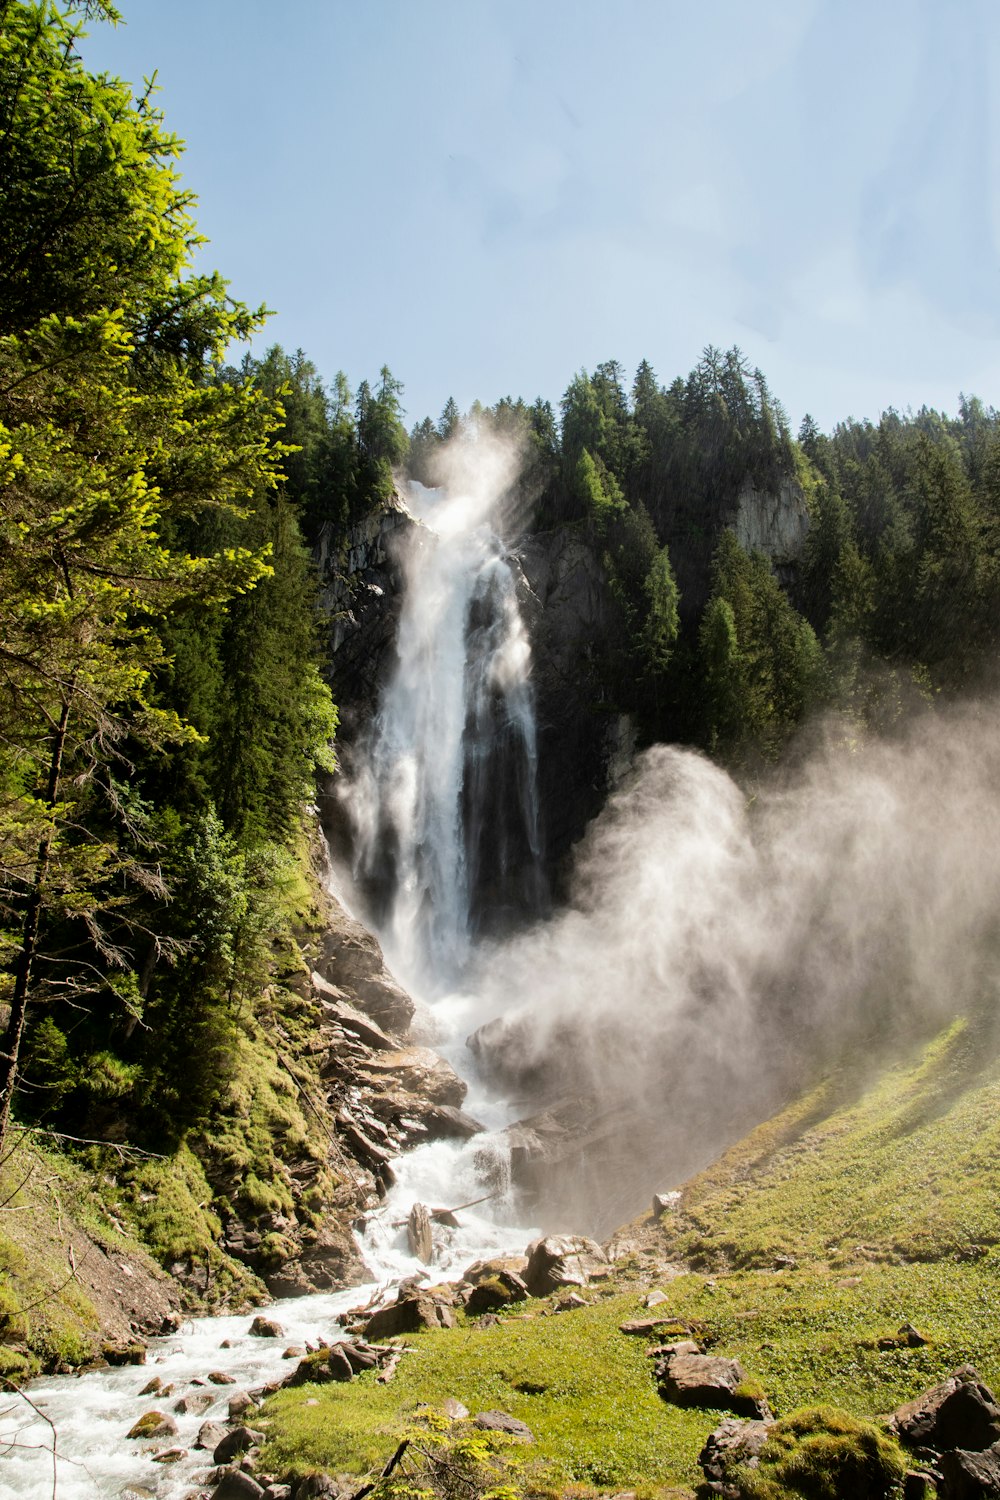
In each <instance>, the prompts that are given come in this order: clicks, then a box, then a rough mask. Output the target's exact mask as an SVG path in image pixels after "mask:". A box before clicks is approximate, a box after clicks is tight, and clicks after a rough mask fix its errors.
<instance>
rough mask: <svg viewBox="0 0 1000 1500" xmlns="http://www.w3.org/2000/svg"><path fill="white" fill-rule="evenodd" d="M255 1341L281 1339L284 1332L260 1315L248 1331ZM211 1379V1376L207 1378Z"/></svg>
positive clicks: (271, 1320)
mask: <svg viewBox="0 0 1000 1500" xmlns="http://www.w3.org/2000/svg"><path fill="white" fill-rule="evenodd" d="M248 1331H249V1332H250V1333H252V1334H253V1336H254V1338H257V1339H283V1338H284V1337H285V1330H284V1329H283V1328H282V1326H281V1324H280V1323H277V1322H275V1320H274V1318H265V1317H263V1316H262V1315H261V1314H260V1313H258V1315H257V1317H256V1318H254V1320H253V1322H252V1323H251V1324H250V1328H249V1330H248ZM209 1379H211V1376H209Z"/></svg>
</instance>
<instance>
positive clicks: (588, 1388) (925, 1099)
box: [266, 1021, 1000, 1493]
mask: <svg viewBox="0 0 1000 1500" xmlns="http://www.w3.org/2000/svg"><path fill="white" fill-rule="evenodd" d="M997 1050H998V1049H997V1046H996V1044H995V1040H994V1038H993V1035H992V1032H991V1031H990V1030H989V1029H988V1028H987V1027H986V1026H985V1025H984V1024H982V1023H974V1022H970V1021H958V1022H956V1023H955V1024H954V1025H952V1026H951V1027H949V1028H948V1029H947V1030H946V1031H945V1032H943V1033H942V1034H941V1035H940V1036H938V1037H937V1038H936V1039H935V1040H934V1041H933V1042H932V1043H931V1044H930V1045H929V1046H923V1047H921V1048H915V1049H914V1052H913V1055H912V1056H911V1058H910V1059H909V1061H908V1062H906V1063H905V1064H900V1065H897V1066H895V1067H892V1068H889V1069H887V1070H886V1071H884V1072H882V1073H881V1074H879V1073H878V1071H877V1069H875V1068H874V1066H873V1065H871V1064H869V1065H868V1072H869V1076H868V1081H867V1082H865V1083H863V1082H862V1080H861V1079H860V1077H859V1074H858V1072H857V1070H854V1071H852V1070H849V1069H845V1070H843V1071H842V1072H841V1073H839V1074H838V1075H836V1076H834V1077H831V1078H830V1079H828V1080H827V1081H826V1082H825V1083H823V1084H822V1085H821V1086H819V1087H818V1088H816V1089H814V1090H813V1091H812V1092H811V1093H809V1094H808V1095H806V1096H804V1097H803V1098H802V1099H800V1100H798V1101H796V1102H795V1103H794V1104H792V1105H790V1106H789V1108H788V1109H786V1110H785V1111H784V1112H783V1113H781V1114H779V1115H778V1116H776V1117H775V1118H774V1119H772V1120H770V1121H769V1122H767V1123H766V1124H765V1125H762V1126H761V1127H760V1128H759V1129H757V1130H755V1131H754V1132H753V1133H752V1134H751V1135H749V1136H748V1137H746V1138H745V1139H744V1140H743V1141H741V1142H739V1143H738V1144H737V1145H736V1146H734V1147H733V1148H732V1149H731V1150H730V1151H728V1152H727V1153H726V1154H725V1155H724V1156H723V1157H722V1158H721V1159H720V1160H719V1161H718V1162H717V1163H716V1164H715V1165H714V1166H713V1167H711V1168H709V1169H708V1170H707V1171H705V1172H703V1173H701V1174H700V1175H699V1176H698V1177H696V1178H695V1179H693V1180H692V1181H691V1182H690V1183H689V1184H688V1185H687V1186H686V1188H685V1189H684V1192H683V1195H682V1199H681V1203H680V1205H679V1208H678V1210H677V1211H676V1212H675V1213H671V1214H668V1215H666V1216H665V1217H664V1218H663V1219H662V1220H661V1221H660V1222H659V1223H655V1224H654V1223H653V1221H652V1220H651V1219H649V1218H646V1219H644V1220H640V1221H638V1222H637V1223H636V1224H635V1225H632V1226H629V1227H628V1230H627V1231H625V1232H624V1233H623V1235H622V1236H620V1237H619V1238H620V1239H622V1240H624V1241H629V1240H631V1242H632V1248H631V1251H630V1252H629V1253H627V1254H626V1255H625V1257H624V1258H623V1259H621V1260H619V1261H618V1262H617V1263H616V1267H615V1272H614V1277H613V1281H612V1284H611V1285H610V1286H608V1287H604V1288H602V1289H601V1290H600V1291H598V1290H597V1289H596V1288H591V1289H590V1292H589V1293H588V1295H590V1296H591V1297H592V1298H593V1304H592V1306H590V1307H587V1308H584V1309H580V1310H578V1311H574V1312H568V1313H561V1314H553V1315H546V1314H547V1313H548V1310H549V1307H550V1304H549V1303H547V1302H544V1301H540V1302H531V1303H529V1304H528V1305H527V1306H528V1314H529V1315H528V1316H524V1310H523V1309H522V1312H521V1315H520V1316H515V1315H507V1316H506V1317H505V1318H504V1319H503V1321H502V1322H501V1324H500V1325H499V1326H496V1327H491V1328H486V1329H477V1328H474V1327H472V1326H471V1324H470V1325H463V1326H461V1327H460V1328H458V1329H456V1330H453V1331H449V1332H444V1331H442V1332H435V1333H427V1334H423V1335H415V1336H413V1338H412V1339H411V1340H410V1342H411V1343H412V1344H413V1345H414V1346H416V1348H417V1350H418V1352H417V1353H414V1354H411V1355H408V1356H406V1357H405V1358H404V1359H403V1361H402V1363H401V1365H400V1368H399V1373H398V1375H397V1378H396V1380H395V1382H394V1383H393V1384H392V1385H390V1386H387V1387H376V1386H374V1385H372V1384H369V1380H370V1377H364V1378H363V1379H362V1380H360V1381H358V1382H356V1383H355V1384H353V1385H351V1386H346V1387H345V1386H324V1387H300V1388H296V1389H292V1390H288V1391H285V1392H282V1393H280V1394H279V1395H278V1396H277V1397H275V1398H274V1399H273V1400H272V1401H271V1402H270V1403H269V1406H268V1408H267V1419H266V1420H267V1423H268V1426H269V1430H270V1434H271V1436H270V1443H269V1448H268V1452H267V1459H268V1462H269V1463H270V1464H271V1465H272V1466H273V1467H275V1468H278V1469H286V1470H288V1469H297V1470H307V1469H310V1468H318V1469H328V1470H331V1471H349V1472H355V1473H361V1472H364V1471H365V1470H367V1469H369V1468H370V1467H371V1466H373V1465H380V1464H381V1463H384V1462H385V1460H386V1459H387V1458H388V1456H389V1455H390V1454H391V1452H392V1451H393V1448H394V1446H395V1444H396V1443H397V1441H398V1440H399V1437H400V1434H401V1433H402V1432H404V1431H405V1430H406V1426H407V1423H408V1422H409V1421H411V1420H412V1418H413V1414H414V1411H415V1409H416V1407H417V1405H418V1403H420V1402H429V1403H431V1404H432V1405H439V1404H440V1403H441V1402H442V1401H443V1400H444V1399H445V1398H446V1397H448V1396H453V1397H456V1398H457V1399H458V1400H460V1401H462V1402H463V1403H464V1404H465V1405H466V1406H468V1407H469V1408H470V1409H471V1410H472V1411H473V1412H475V1411H479V1410H483V1409H487V1408H495V1407H499V1408H502V1409H503V1410H505V1411H508V1412H510V1413H511V1414H512V1415H514V1416H517V1417H520V1418H521V1419H522V1420H524V1421H526V1422H527V1423H528V1424H529V1426H531V1428H532V1429H533V1431H534V1433H535V1436H536V1438H537V1443H536V1445H535V1446H534V1447H533V1448H532V1449H531V1450H523V1458H524V1461H525V1462H526V1463H527V1464H528V1468H526V1469H525V1471H524V1479H525V1481H527V1479H528V1474H529V1470H530V1473H531V1475H532V1479H531V1483H530V1484H529V1485H528V1487H529V1488H537V1487H539V1486H540V1487H542V1488H544V1487H545V1485H546V1484H548V1485H549V1486H551V1487H553V1488H555V1489H557V1490H559V1491H562V1490H563V1489H564V1488H565V1487H566V1486H567V1485H579V1486H582V1487H584V1488H585V1489H590V1488H593V1489H598V1490H604V1491H610V1490H615V1489H624V1488H635V1487H637V1486H638V1487H639V1488H640V1490H642V1489H645V1490H649V1491H656V1492H660V1493H665V1492H666V1487H668V1486H680V1487H682V1489H683V1490H688V1489H691V1488H693V1487H694V1485H695V1484H696V1483H697V1482H698V1479H699V1477H700V1476H699V1473H698V1469H697V1463H696V1459H697V1454H698V1451H699V1449H700V1447H701V1444H702V1442H703V1440H704V1438H705V1436H706V1435H707V1434H708V1432H709V1431H710V1430H711V1429H712V1427H713V1426H714V1425H715V1422H716V1420H717V1417H716V1414H713V1413H709V1412H697V1411H678V1410H676V1409H674V1408H671V1407H668V1406H667V1405H665V1404H664V1403H663V1402H662V1401H661V1400H660V1398H659V1397H658V1396H657V1394H656V1391H655V1386H654V1383H653V1380H652V1378H651V1362H650V1361H649V1360H648V1359H647V1358H646V1353H645V1350H646V1343H645V1341H644V1340H643V1339H641V1338H640V1339H636V1338H630V1337H627V1336H625V1335H623V1334H621V1333H620V1332H619V1331H618V1325H619V1323H620V1322H622V1321H624V1320H625V1319H626V1318H629V1317H636V1316H642V1315H646V1316H649V1314H648V1313H645V1314H644V1307H643V1302H644V1298H645V1296H646V1294H647V1293H648V1291H649V1290H651V1289H652V1288H654V1287H656V1286H660V1287H662V1289H663V1290H664V1291H665V1292H666V1294H667V1299H668V1300H667V1302H666V1303H665V1304H664V1305H663V1306H662V1307H659V1308H657V1310H656V1312H657V1315H671V1316H673V1315H676V1316H677V1317H678V1318H681V1319H685V1320H689V1321H690V1320H698V1321H699V1322H700V1323H702V1324H703V1325H705V1329H706V1332H707V1338H706V1340H705V1342H706V1344H707V1345H710V1347H711V1348H712V1351H713V1352H715V1353H718V1354H725V1355H730V1356H736V1357H738V1358H739V1359H740V1360H741V1361H742V1363H743V1364H744V1366H745V1368H746V1370H747V1372H748V1375H749V1376H750V1377H752V1378H754V1379H756V1380H759V1381H760V1383H761V1384H762V1385H763V1386H764V1388H765V1390H766V1392H767V1394H768V1396H769V1398H770V1401H771V1405H772V1407H773V1408H774V1410H775V1412H776V1414H779V1415H781V1414H785V1413H788V1412H790V1411H792V1410H794V1409H796V1408H799V1407H802V1406H804V1405H810V1404H813V1403H816V1402H820V1401H822V1402H829V1403H833V1404H835V1405H837V1406H840V1407H843V1408H844V1409H846V1410H847V1411H849V1412H851V1413H853V1414H855V1415H857V1416H872V1415H875V1414H877V1413H880V1412H887V1411H889V1410H891V1409H892V1408H893V1407H894V1406H895V1405H897V1404H898V1403H899V1402H901V1401H902V1400H904V1399H906V1398H908V1397H910V1396H912V1395H915V1394H917V1393H918V1392H919V1391H921V1390H923V1389H925V1388H926V1387H927V1386H928V1385H930V1384H933V1383H934V1382H935V1381H936V1380H937V1379H938V1378H940V1377H941V1376H942V1375H943V1374H945V1373H947V1372H948V1371H950V1370H951V1369H953V1368H954V1367H955V1366H956V1365H958V1364H961V1363H963V1362H966V1361H969V1362H972V1363H974V1364H975V1365H976V1366H977V1367H978V1369H979V1371H980V1373H981V1374H982V1376H983V1377H984V1378H985V1379H986V1380H987V1381H988V1382H991V1383H993V1384H994V1385H1000V1308H998V1301H997V1293H996V1289H997V1286H998V1285H1000V1201H998V1192H997V1172H996V1167H997V1164H998V1158H1000V1111H998V1109H997V1105H998V1102H1000V1061H998V1058H997ZM782 1257H788V1258H791V1259H793V1260H794V1262H795V1264H794V1265H788V1264H786V1263H783V1262H782V1260H781V1258H782ZM669 1263H674V1264H679V1265H681V1266H683V1267H688V1268H689V1269H687V1270H686V1271H685V1272H684V1273H683V1274H681V1275H679V1276H676V1277H673V1278H671V1276H670V1273H669V1272H668V1271H667V1269H666V1267H667V1266H668V1264H669ZM515 1312H516V1310H515ZM904 1322H909V1323H912V1324H914V1325H916V1327H917V1328H918V1329H919V1331H920V1332H921V1333H922V1334H923V1335H924V1336H925V1337H926V1339H927V1340H928V1342H927V1343H926V1344H924V1345H923V1346H921V1347H915V1348H911V1347H907V1346H906V1345H905V1344H903V1343H896V1342H894V1335H896V1333H897V1330H898V1329H899V1327H900V1325H901V1324H903V1323H904ZM880 1344H883V1345H887V1347H879V1346H880ZM309 1402H315V1403H317V1404H315V1405H308V1404H307V1403H309ZM529 1452H530V1455H531V1457H530V1461H529V1460H528V1459H527V1454H528V1453H529Z"/></svg>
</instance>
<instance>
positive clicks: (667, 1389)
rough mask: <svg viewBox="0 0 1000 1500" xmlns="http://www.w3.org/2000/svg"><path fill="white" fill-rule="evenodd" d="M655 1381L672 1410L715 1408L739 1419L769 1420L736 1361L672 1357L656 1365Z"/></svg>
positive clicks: (768, 1413) (707, 1356) (700, 1356)
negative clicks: (733, 1413) (697, 1407)
mask: <svg viewBox="0 0 1000 1500" xmlns="http://www.w3.org/2000/svg"><path fill="white" fill-rule="evenodd" d="M656 1378H657V1380H658V1382H659V1386H660V1395H661V1396H662V1397H663V1399H664V1400H665V1401H670V1402H672V1403H673V1405H675V1406H708V1407H718V1408H721V1409H722V1410H723V1411H734V1412H736V1414H737V1416H741V1417H754V1418H758V1419H760V1420H762V1421H769V1420H770V1418H771V1409H770V1407H769V1406H768V1404H767V1401H766V1400H765V1398H764V1396H763V1393H761V1392H759V1391H758V1390H757V1388H756V1386H755V1385H754V1384H753V1383H751V1382H749V1381H748V1380H747V1377H746V1373H745V1371H744V1369H743V1366H742V1365H741V1364H740V1362H739V1360H738V1359H722V1358H719V1357H718V1356H716V1355H712V1354H677V1353H671V1354H668V1355H666V1356H665V1358H663V1359H662V1360H660V1361H659V1362H658V1363H657V1365H656Z"/></svg>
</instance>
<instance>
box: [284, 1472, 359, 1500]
mask: <svg viewBox="0 0 1000 1500" xmlns="http://www.w3.org/2000/svg"><path fill="white" fill-rule="evenodd" d="M352 1488H353V1486H352ZM343 1495H344V1491H343V1488H342V1487H341V1486H340V1485H339V1484H338V1483H337V1481H336V1480H335V1479H332V1478H331V1477H330V1475H329V1474H307V1475H306V1477H305V1479H300V1480H299V1482H298V1484H297V1485H296V1487H295V1490H294V1492H293V1496H294V1500H326V1497H327V1496H330V1497H332V1500H342V1497H343Z"/></svg>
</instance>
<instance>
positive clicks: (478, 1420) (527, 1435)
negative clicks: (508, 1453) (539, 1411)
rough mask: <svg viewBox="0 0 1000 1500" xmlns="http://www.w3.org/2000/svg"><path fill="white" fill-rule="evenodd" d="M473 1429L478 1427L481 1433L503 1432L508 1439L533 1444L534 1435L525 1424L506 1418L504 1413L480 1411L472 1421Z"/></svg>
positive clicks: (515, 1418)
mask: <svg viewBox="0 0 1000 1500" xmlns="http://www.w3.org/2000/svg"><path fill="white" fill-rule="evenodd" d="M472 1424H473V1426H474V1427H479V1428H481V1429H482V1430H483V1432H505V1433H507V1434H508V1435H509V1436H510V1437H518V1438H522V1439H523V1440H524V1442H526V1443H533V1442H534V1441H535V1435H534V1433H533V1432H532V1430H531V1428H530V1427H529V1426H528V1425H527V1423H526V1422H521V1421H519V1420H518V1419H517V1417H511V1416H508V1415H507V1413H506V1412H505V1411H481V1412H478V1413H477V1414H476V1416H474V1417H473V1419H472Z"/></svg>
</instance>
